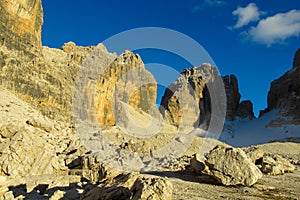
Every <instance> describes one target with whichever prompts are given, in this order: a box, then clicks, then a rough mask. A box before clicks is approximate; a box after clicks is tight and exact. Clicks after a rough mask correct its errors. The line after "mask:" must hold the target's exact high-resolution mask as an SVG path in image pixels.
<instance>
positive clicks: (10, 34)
mask: <svg viewBox="0 0 300 200" xmlns="http://www.w3.org/2000/svg"><path fill="white" fill-rule="evenodd" d="M0 16H1V22H0V30H1V32H0V37H1V40H0V42H1V44H2V45H5V46H7V47H8V48H9V49H22V50H25V51H30V49H31V48H34V47H41V32H42V24H43V9H42V3H41V0H10V1H7V0H1V1H0Z"/></svg>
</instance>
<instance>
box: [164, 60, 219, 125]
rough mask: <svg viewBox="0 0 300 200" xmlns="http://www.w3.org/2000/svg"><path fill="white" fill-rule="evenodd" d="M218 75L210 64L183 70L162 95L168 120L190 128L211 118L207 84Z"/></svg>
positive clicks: (173, 123)
mask: <svg viewBox="0 0 300 200" xmlns="http://www.w3.org/2000/svg"><path fill="white" fill-rule="evenodd" d="M216 76H218V73H217V70H216V68H215V67H213V66H211V65H209V64H203V65H202V66H200V67H193V68H191V69H185V70H184V71H183V72H181V73H180V76H179V78H178V79H177V80H176V81H175V82H174V83H172V84H171V85H170V86H169V87H168V89H167V90H166V91H165V93H164V96H163V97H162V101H161V112H162V113H163V115H164V116H165V118H166V120H167V122H168V123H170V124H172V125H175V126H177V127H180V128H183V129H189V128H194V127H198V126H199V125H200V124H201V123H202V122H204V121H205V120H209V116H210V112H211V110H210V99H209V92H208V89H207V88H206V84H207V83H208V82H210V81H213V79H214V78H215V77H216Z"/></svg>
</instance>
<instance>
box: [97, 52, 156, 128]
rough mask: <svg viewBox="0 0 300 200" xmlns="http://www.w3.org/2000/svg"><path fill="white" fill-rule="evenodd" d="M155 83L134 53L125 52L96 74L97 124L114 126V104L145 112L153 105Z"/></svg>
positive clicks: (115, 107)
mask: <svg viewBox="0 0 300 200" xmlns="http://www.w3.org/2000/svg"><path fill="white" fill-rule="evenodd" d="M156 90H157V86H156V81H155V79H154V77H153V76H152V75H151V74H150V72H148V71H147V70H146V69H145V66H144V63H143V61H142V59H141V57H140V56H139V55H138V54H133V53H132V52H130V51H125V52H124V53H123V54H121V55H120V56H119V57H118V58H116V59H115V60H114V62H113V63H111V64H110V66H109V67H108V68H106V70H105V71H104V72H103V73H102V74H101V75H100V77H99V80H98V84H97V89H96V93H95V111H96V118H97V121H98V122H99V124H100V125H105V126H113V125H115V114H114V113H120V109H121V108H119V106H120V105H118V102H120V101H121V102H124V103H126V104H129V105H130V106H132V107H133V108H135V109H140V110H142V111H144V112H146V113H149V111H150V109H151V107H152V106H156V105H155V102H156Z"/></svg>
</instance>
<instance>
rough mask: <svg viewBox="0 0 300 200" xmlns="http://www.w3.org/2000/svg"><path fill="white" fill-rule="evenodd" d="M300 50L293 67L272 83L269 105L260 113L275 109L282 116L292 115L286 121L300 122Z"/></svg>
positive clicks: (296, 54)
mask: <svg viewBox="0 0 300 200" xmlns="http://www.w3.org/2000/svg"><path fill="white" fill-rule="evenodd" d="M299 56H300V51H299V50H298V51H297V52H296V53H295V57H294V62H293V69H291V70H289V71H288V72H286V73H285V74H284V75H283V76H281V77H280V78H278V79H276V80H274V81H273V82H272V83H271V88H270V91H269V93H268V107H267V108H266V109H265V110H264V111H261V113H260V115H263V114H264V113H265V112H269V111H271V110H273V109H277V110H279V112H280V114H281V115H282V116H287V117H291V121H289V120H285V122H284V123H296V124H300V63H299ZM282 123H283V122H282Z"/></svg>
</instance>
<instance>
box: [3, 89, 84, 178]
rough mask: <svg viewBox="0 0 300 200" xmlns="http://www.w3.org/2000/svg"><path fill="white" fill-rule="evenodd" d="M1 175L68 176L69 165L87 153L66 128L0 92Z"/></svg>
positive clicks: (9, 94) (6, 92) (8, 93)
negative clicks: (4, 132)
mask: <svg viewBox="0 0 300 200" xmlns="http://www.w3.org/2000/svg"><path fill="white" fill-rule="evenodd" d="M0 96H1V97H2V98H1V99H0V131H1V132H3V131H6V132H8V133H10V134H0V135H5V137H4V136H2V137H1V138H0V147H1V150H0V152H1V157H0V171H1V174H2V175H5V176H10V177H25V176H30V175H44V174H67V173H68V164H67V161H68V162H71V163H72V162H73V161H74V160H76V158H78V156H81V155H83V154H84V152H85V151H86V150H85V149H84V148H83V147H82V145H81V143H80V141H79V136H78V135H77V134H75V133H74V132H73V130H72V129H71V128H69V127H68V126H67V125H66V124H63V123H62V122H59V121H54V120H51V119H49V118H47V117H45V116H43V115H42V114H41V113H39V112H38V111H36V110H34V109H33V108H32V107H31V106H30V105H29V104H27V103H25V102H24V101H22V100H20V99H19V98H17V97H16V96H15V95H13V94H11V93H10V92H8V91H7V90H4V89H3V88H1V89H0Z"/></svg>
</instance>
